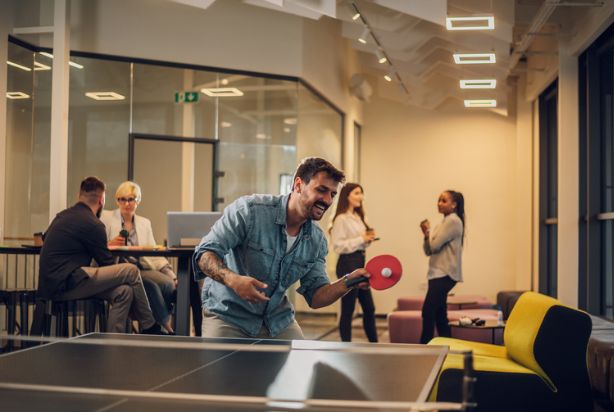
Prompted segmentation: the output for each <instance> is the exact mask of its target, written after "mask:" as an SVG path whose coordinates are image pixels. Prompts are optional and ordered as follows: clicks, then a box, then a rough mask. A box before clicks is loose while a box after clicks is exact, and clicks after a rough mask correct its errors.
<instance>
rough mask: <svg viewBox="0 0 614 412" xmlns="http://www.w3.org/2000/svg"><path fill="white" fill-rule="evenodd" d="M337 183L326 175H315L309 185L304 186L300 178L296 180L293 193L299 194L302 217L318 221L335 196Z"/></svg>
mask: <svg viewBox="0 0 614 412" xmlns="http://www.w3.org/2000/svg"><path fill="white" fill-rule="evenodd" d="M338 188H339V183H337V182H335V180H334V179H332V178H331V177H330V176H329V175H328V173H326V172H318V173H316V174H315V175H314V176H313V177H312V178H311V180H309V183H307V184H305V182H303V180H302V179H301V178H300V177H297V178H296V182H295V191H296V192H297V193H298V194H299V198H298V200H299V208H300V211H301V214H302V215H303V217H305V218H307V219H312V220H320V219H322V216H324V213H325V212H326V210H328V208H329V207H330V205H332V203H333V199H334V198H335V196H336V195H337V190H338Z"/></svg>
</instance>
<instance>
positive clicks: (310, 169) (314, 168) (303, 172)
mask: <svg viewBox="0 0 614 412" xmlns="http://www.w3.org/2000/svg"><path fill="white" fill-rule="evenodd" d="M319 172H325V173H326V174H327V175H328V176H330V177H331V178H332V179H333V180H334V181H335V182H337V183H343V182H345V173H343V171H342V170H339V169H337V168H336V167H335V166H333V165H332V163H330V162H329V161H328V160H324V159H322V158H320V157H306V158H304V159H303V160H301V162H300V163H299V165H298V167H297V168H296V172H295V173H294V179H296V178H297V177H300V178H301V180H302V181H303V182H305V184H307V183H309V181H310V180H311V178H312V177H314V176H315V175H316V174H317V173H319Z"/></svg>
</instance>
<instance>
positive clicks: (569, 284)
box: [557, 46, 580, 306]
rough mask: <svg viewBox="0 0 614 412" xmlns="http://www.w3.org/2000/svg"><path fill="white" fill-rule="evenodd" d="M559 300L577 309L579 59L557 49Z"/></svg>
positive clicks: (563, 48)
mask: <svg viewBox="0 0 614 412" xmlns="http://www.w3.org/2000/svg"><path fill="white" fill-rule="evenodd" d="M558 89H559V95H558V215H557V217H558V236H557V238H558V241H557V244H558V251H557V253H558V260H557V266H558V278H557V279H558V294H557V295H558V298H559V300H560V301H561V302H563V303H564V304H566V305H570V306H577V305H578V233H579V231H578V223H579V213H580V211H579V205H578V193H579V175H578V174H579V169H580V168H579V163H578V162H579V141H578V139H579V136H578V133H579V131H578V128H579V113H578V107H579V102H578V58H577V57H576V56H574V55H572V54H571V53H569V51H568V49H567V48H566V47H565V46H561V47H559V85H558Z"/></svg>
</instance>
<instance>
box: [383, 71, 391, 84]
mask: <svg viewBox="0 0 614 412" xmlns="http://www.w3.org/2000/svg"><path fill="white" fill-rule="evenodd" d="M392 77H393V74H392V73H386V74H385V75H384V79H385V80H386V81H387V82H391V81H392Z"/></svg>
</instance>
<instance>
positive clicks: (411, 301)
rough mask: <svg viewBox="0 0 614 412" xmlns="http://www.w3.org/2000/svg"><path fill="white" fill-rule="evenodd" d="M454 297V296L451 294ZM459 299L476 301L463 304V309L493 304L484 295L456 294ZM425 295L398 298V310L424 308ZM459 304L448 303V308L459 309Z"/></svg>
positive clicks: (455, 297)
mask: <svg viewBox="0 0 614 412" xmlns="http://www.w3.org/2000/svg"><path fill="white" fill-rule="evenodd" d="M450 298H452V296H450ZM453 298H454V299H457V300H465V301H475V303H470V304H463V305H461V306H462V309H490V308H492V306H493V304H492V302H490V301H489V300H488V299H486V298H485V297H484V296H479V295H455V296H454V297H453ZM423 303H424V296H404V297H400V298H398V299H397V310H422V304H423ZM457 309H459V305H456V304H453V303H448V310H457Z"/></svg>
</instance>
